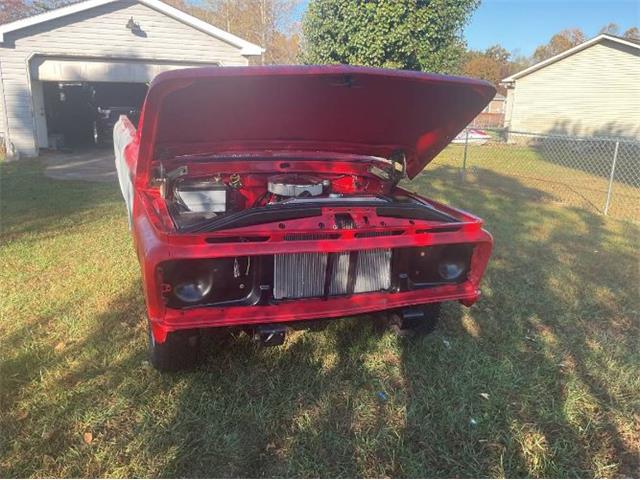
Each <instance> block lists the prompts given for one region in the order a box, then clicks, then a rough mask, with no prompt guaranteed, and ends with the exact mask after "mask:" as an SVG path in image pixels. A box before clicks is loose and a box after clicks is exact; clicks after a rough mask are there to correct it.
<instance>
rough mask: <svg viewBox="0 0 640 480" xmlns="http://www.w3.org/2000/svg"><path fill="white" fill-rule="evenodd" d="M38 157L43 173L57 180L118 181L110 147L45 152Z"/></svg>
mask: <svg viewBox="0 0 640 480" xmlns="http://www.w3.org/2000/svg"><path fill="white" fill-rule="evenodd" d="M40 159H41V160H42V162H43V163H44V165H45V169H44V173H45V175H47V176H48V177H51V178H55V179H57V180H86V181H89V182H114V183H115V182H117V181H118V175H117V173H116V165H115V159H114V155H113V150H112V149H111V148H100V149H98V148H87V149H82V150H80V149H78V150H75V151H73V152H70V153H63V152H45V153H42V154H41V155H40Z"/></svg>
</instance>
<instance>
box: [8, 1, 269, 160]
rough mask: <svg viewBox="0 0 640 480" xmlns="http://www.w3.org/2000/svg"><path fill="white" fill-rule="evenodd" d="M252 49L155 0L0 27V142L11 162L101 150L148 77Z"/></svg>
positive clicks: (232, 59) (238, 58)
mask: <svg viewBox="0 0 640 480" xmlns="http://www.w3.org/2000/svg"><path fill="white" fill-rule="evenodd" d="M262 52H263V49H262V48H261V47H259V46H257V45H254V44H252V43H250V42H247V41H245V40H243V39H241V38H239V37H237V36H235V35H232V34H230V33H229V32H226V31H224V30H221V29H219V28H217V27H215V26H214V25H210V24H209V23H206V22H203V21H202V20H199V19H197V18H195V17H193V16H191V15H188V14H186V13H184V12H182V11H180V10H178V9H176V8H173V7H171V6H169V5H167V4H165V3H163V2H161V1H159V0H85V1H83V2H79V3H75V4H72V5H69V6H67V7H63V8H59V9H56V10H52V11H50V12H47V13H45V14H41V15H37V16H34V17H30V18H26V19H23V20H19V21H16V22H13V23H9V24H5V25H0V100H1V101H0V137H2V140H3V141H4V143H5V145H6V148H7V152H8V154H9V156H10V157H13V158H19V157H31V156H36V155H38V154H39V151H40V150H41V149H61V148H66V149H68V148H71V149H73V148H82V147H84V146H88V145H96V144H98V145H104V144H108V143H109V141H110V140H109V139H110V137H111V133H110V128H111V127H112V126H113V123H114V122H115V121H116V120H117V118H118V117H119V116H120V115H128V116H129V117H130V118H131V119H132V120H133V121H134V123H135V121H136V120H137V114H138V113H139V111H140V107H141V105H142V101H143V99H144V95H145V93H146V89H147V86H148V84H149V82H151V80H152V79H153V78H154V77H155V76H156V75H157V74H159V73H161V72H164V71H168V70H175V69H179V68H190V67H202V66H216V67H227V66H244V65H248V64H249V60H250V59H251V58H252V57H258V56H260V55H261V54H262Z"/></svg>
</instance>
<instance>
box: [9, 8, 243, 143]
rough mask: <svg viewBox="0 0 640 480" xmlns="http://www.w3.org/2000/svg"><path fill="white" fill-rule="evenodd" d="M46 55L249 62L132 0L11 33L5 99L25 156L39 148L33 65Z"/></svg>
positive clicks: (166, 61)
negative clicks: (132, 26) (135, 27)
mask: <svg viewBox="0 0 640 480" xmlns="http://www.w3.org/2000/svg"><path fill="white" fill-rule="evenodd" d="M131 17H133V18H134V20H135V21H136V22H137V23H139V24H140V27H141V29H142V30H143V31H144V35H145V36H137V35H134V34H133V33H132V32H131V31H130V30H128V29H127V28H126V27H125V25H126V24H127V21H128V20H129V19H130V18H131ZM42 54H46V55H47V56H59V57H65V58H71V59H74V60H76V61H82V60H83V58H84V59H86V60H88V61H90V60H92V59H93V60H95V59H102V60H104V59H105V58H107V59H114V60H116V59H137V60H139V61H141V62H145V63H156V64H166V65H167V69H169V68H175V66H176V64H179V65H180V64H183V63H184V64H185V66H186V65H189V64H193V65H198V64H221V65H225V66H227V65H247V64H248V60H247V58H246V57H244V56H242V55H241V54H240V49H239V48H238V47H235V46H232V45H230V44H228V43H226V42H224V41H222V40H219V39H217V38H215V37H212V36H211V35H209V34H206V33H204V32H201V31H199V30H196V29H195V28H193V27H191V26H188V25H186V24H184V23H182V22H180V21H178V20H175V19H173V18H171V17H169V16H167V15H165V14H163V13H160V12H158V11H156V10H153V9H151V8H149V7H147V6H145V5H141V4H139V3H136V2H135V1H134V0H122V1H119V2H115V3H112V4H107V5H104V6H101V7H96V8H94V9H91V10H87V11H83V12H80V13H76V14H73V15H69V16H66V17H62V18H58V19H56V20H51V21H48V22H45V23H41V24H38V25H34V26H32V27H29V28H25V29H23V30H19V31H16V32H11V33H7V34H5V38H4V43H2V44H0V64H1V67H2V75H3V81H4V90H5V92H4V94H5V96H4V98H5V99H6V103H7V111H8V122H9V128H10V139H11V142H12V143H13V144H14V146H15V148H16V149H17V150H19V151H20V153H21V154H23V155H24V154H26V155H33V154H35V153H36V152H37V148H36V138H35V127H34V124H35V120H34V105H33V100H32V92H31V86H32V84H31V80H32V79H31V78H30V77H31V73H30V67H29V65H30V62H31V60H32V59H33V58H34V57H35V58H36V59H37V58H39V57H38V55H42ZM150 70H151V72H150V75H151V74H152V73H156V72H157V69H156V68H152V69H150ZM90 80H93V81H99V80H101V79H100V78H95V79H90ZM38 110H39V109H38ZM3 123H4V122H0V125H2V124H3Z"/></svg>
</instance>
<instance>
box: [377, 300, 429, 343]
mask: <svg viewBox="0 0 640 480" xmlns="http://www.w3.org/2000/svg"><path fill="white" fill-rule="evenodd" d="M440 306H441V304H440V303H428V304H426V305H421V306H419V307H415V308H416V309H419V310H422V312H423V314H424V316H422V317H408V318H403V317H402V313H401V312H400V311H399V312H393V313H392V314H391V315H390V326H391V329H392V330H393V331H394V332H395V333H396V335H398V336H400V337H411V336H415V335H428V334H430V333H432V332H433V331H434V330H435V329H436V326H437V325H438V321H439V320H440Z"/></svg>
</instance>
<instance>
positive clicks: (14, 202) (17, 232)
mask: <svg viewBox="0 0 640 480" xmlns="http://www.w3.org/2000/svg"><path fill="white" fill-rule="evenodd" d="M42 170H43V166H42V164H41V163H40V162H39V161H38V160H26V159H25V160H19V161H14V162H9V163H2V164H0V236H1V237H2V238H3V239H4V241H7V242H8V241H20V240H21V239H23V238H24V237H26V236H31V237H32V238H33V240H34V241H36V240H42V239H44V238H51V237H55V236H57V235H59V234H60V233H62V232H64V231H65V230H66V229H67V228H70V227H78V226H81V225H83V224H89V223H91V222H93V221H94V218H93V216H94V215H95V209H96V208H98V209H100V208H103V209H104V208H105V207H111V206H112V205H113V202H114V201H115V200H118V199H119V198H121V194H120V192H119V191H118V186H117V185H116V184H108V183H98V182H95V183H87V182H82V181H59V180H53V179H51V178H48V177H45V176H44V175H42V174H41V172H42ZM122 208H123V209H124V207H122Z"/></svg>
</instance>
